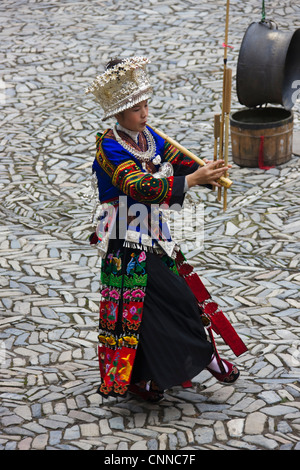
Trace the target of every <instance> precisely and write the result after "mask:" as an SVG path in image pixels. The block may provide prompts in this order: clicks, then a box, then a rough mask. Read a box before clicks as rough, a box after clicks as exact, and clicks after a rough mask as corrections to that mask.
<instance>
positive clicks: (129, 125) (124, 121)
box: [116, 100, 148, 132]
mask: <svg viewBox="0 0 300 470" xmlns="http://www.w3.org/2000/svg"><path fill="white" fill-rule="evenodd" d="M116 118H117V120H118V123H119V124H121V126H123V127H125V128H126V129H129V130H130V131H135V132H142V131H143V130H144V129H145V127H146V123H147V118H148V100H144V101H141V102H140V103H138V104H136V105H135V106H133V107H132V108H129V109H125V111H122V112H121V113H119V114H117V115H116Z"/></svg>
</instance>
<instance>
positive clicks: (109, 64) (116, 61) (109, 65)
mask: <svg viewBox="0 0 300 470" xmlns="http://www.w3.org/2000/svg"><path fill="white" fill-rule="evenodd" d="M122 62H123V60H122V59H119V58H118V57H115V58H114V59H110V61H109V62H107V64H106V66H105V70H108V69H111V68H112V67H114V66H115V65H118V64H121V63H122Z"/></svg>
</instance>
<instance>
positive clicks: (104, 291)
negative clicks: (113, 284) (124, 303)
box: [101, 287, 109, 297]
mask: <svg viewBox="0 0 300 470" xmlns="http://www.w3.org/2000/svg"><path fill="white" fill-rule="evenodd" d="M108 294H109V288H108V287H105V288H104V289H102V291H101V295H102V296H103V297H107V296H108Z"/></svg>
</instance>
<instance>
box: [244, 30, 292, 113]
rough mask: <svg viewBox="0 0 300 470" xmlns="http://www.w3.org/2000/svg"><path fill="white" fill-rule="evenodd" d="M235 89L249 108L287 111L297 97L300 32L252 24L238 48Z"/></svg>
mask: <svg viewBox="0 0 300 470" xmlns="http://www.w3.org/2000/svg"><path fill="white" fill-rule="evenodd" d="M236 85H237V95H238V100H239V102H240V103H241V104H243V105H244V106H247V107H248V108H252V107H255V106H258V105H263V104H266V103H270V104H281V105H283V107H284V108H285V109H287V110H290V109H291V108H292V107H293V106H294V104H295V101H296V99H297V98H298V96H299V97H300V92H298V89H300V29H297V30H296V31H295V32H285V31H279V30H278V28H277V26H276V25H275V24H274V23H273V22H272V21H268V22H260V23H252V24H251V25H250V26H249V27H248V29H247V31H246V33H245V35H244V38H243V41H242V44H241V48H240V52H239V58H238V64H237V79H236Z"/></svg>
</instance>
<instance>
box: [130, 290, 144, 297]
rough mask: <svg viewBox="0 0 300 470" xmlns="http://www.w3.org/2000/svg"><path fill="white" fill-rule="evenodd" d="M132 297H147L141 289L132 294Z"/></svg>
mask: <svg viewBox="0 0 300 470" xmlns="http://www.w3.org/2000/svg"><path fill="white" fill-rule="evenodd" d="M131 295H132V297H139V298H141V297H145V292H143V291H142V290H141V289H135V290H133V291H132V293H131Z"/></svg>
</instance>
